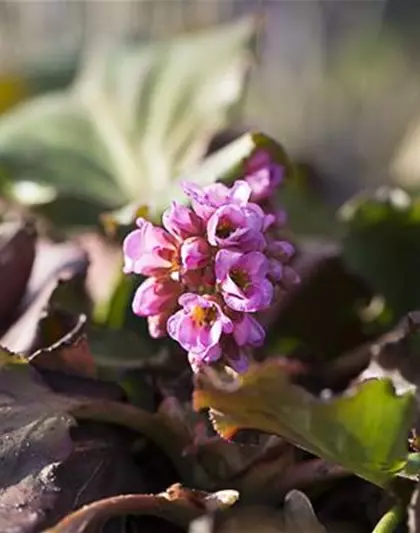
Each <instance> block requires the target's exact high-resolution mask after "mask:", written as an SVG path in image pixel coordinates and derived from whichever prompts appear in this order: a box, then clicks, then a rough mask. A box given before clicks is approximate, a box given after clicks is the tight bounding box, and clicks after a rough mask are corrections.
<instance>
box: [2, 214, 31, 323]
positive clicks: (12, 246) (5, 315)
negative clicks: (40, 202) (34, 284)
mask: <svg viewBox="0 0 420 533" xmlns="http://www.w3.org/2000/svg"><path fill="white" fill-rule="evenodd" d="M35 241H36V232H35V228H34V227H33V226H32V225H31V224H24V225H23V224H21V223H3V224H2V225H1V226H0V279H1V284H2V289H1V297H0V330H3V331H4V328H5V326H8V325H9V324H8V322H9V323H10V320H11V319H13V318H15V314H16V311H17V308H18V306H19V304H20V302H21V299H22V298H23V295H24V294H25V290H26V284H27V282H28V279H29V277H30V275H31V271H32V266H33V263H34V259H35Z"/></svg>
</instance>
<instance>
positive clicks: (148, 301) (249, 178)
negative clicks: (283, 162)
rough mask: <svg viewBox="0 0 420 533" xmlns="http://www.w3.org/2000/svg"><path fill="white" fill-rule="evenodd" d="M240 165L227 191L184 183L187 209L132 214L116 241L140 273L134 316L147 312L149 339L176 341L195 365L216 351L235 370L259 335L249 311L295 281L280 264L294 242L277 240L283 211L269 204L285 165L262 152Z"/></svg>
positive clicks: (127, 267) (129, 267)
mask: <svg viewBox="0 0 420 533" xmlns="http://www.w3.org/2000/svg"><path fill="white" fill-rule="evenodd" d="M245 168H246V175H245V177H244V179H243V180H238V181H236V182H235V183H234V184H233V186H232V187H231V188H229V187H227V186H226V185H224V184H222V183H215V184H213V185H209V186H207V187H204V188H202V187H199V186H198V185H197V184H195V183H184V184H183V189H184V192H185V194H186V195H187V196H188V198H189V199H190V201H191V208H189V207H185V206H182V205H179V204H177V203H176V202H173V203H172V205H171V206H170V207H169V208H168V209H167V210H166V211H165V213H164V214H163V219H162V222H163V228H162V227H157V226H154V225H153V224H151V223H150V222H148V221H146V220H144V219H142V218H139V219H138V220H137V229H135V230H134V231H132V232H131V233H129V234H128V235H127V237H126V238H125V241H124V245H123V250H124V272H125V273H127V274H128V273H135V274H142V275H143V276H148V278H147V279H146V280H145V281H144V282H143V283H142V284H141V285H140V286H139V288H138V289H137V291H136V294H135V296H134V300H133V304H132V306H133V311H134V313H136V314H137V315H140V316H145V317H147V318H148V324H149V331H150V335H151V336H152V337H154V338H157V337H162V336H164V335H166V334H168V335H169V336H170V337H172V338H173V339H175V340H176V341H177V342H178V343H179V344H180V345H181V346H182V347H183V348H184V349H185V350H186V351H187V352H188V359H189V362H190V364H191V366H192V368H193V370H194V371H197V370H198V368H199V367H200V366H201V365H203V364H209V363H212V362H215V361H219V360H220V359H222V358H223V361H224V362H225V363H226V364H228V365H230V366H231V367H232V368H234V369H235V370H236V371H238V372H243V371H244V370H245V369H246V368H247V365H248V353H249V350H250V348H253V347H257V346H260V345H261V344H262V343H263V341H264V337H265V330H264V328H263V326H262V325H261V324H260V322H259V321H258V319H257V318H256V313H258V312H260V311H264V310H266V309H268V308H269V307H270V306H271V305H272V302H273V299H274V297H275V294H277V292H279V291H281V290H282V289H283V290H284V289H286V288H287V287H288V286H290V284H293V283H297V282H298V281H299V279H298V276H297V274H296V273H295V272H294V271H293V270H292V268H291V267H290V266H288V264H287V263H288V262H289V260H290V258H291V257H292V255H293V254H294V248H293V246H292V245H291V244H290V243H289V242H288V241H284V240H280V239H278V237H277V233H278V227H279V223H281V221H282V220H284V216H283V215H282V214H281V215H280V216H278V214H276V213H274V212H269V211H268V207H267V201H269V199H270V197H271V196H272V194H273V192H274V191H275V189H276V187H277V186H278V185H279V184H280V182H281V181H282V175H283V168H282V167H281V166H279V165H276V164H274V163H273V162H272V161H271V159H270V157H269V155H268V154H267V153H265V152H257V153H256V154H255V155H254V156H253V157H252V158H251V159H250V160H249V161H248V162H247V164H246V167H245Z"/></svg>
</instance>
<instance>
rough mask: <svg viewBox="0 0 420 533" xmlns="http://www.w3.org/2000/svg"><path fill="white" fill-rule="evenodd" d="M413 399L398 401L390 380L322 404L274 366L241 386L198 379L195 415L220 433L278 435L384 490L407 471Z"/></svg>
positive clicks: (256, 371)
mask: <svg viewBox="0 0 420 533" xmlns="http://www.w3.org/2000/svg"><path fill="white" fill-rule="evenodd" d="M413 403H414V399H413V395H412V393H411V392H407V393H406V394H404V395H401V396H397V395H396V394H395V391H394V389H393V386H392V383H391V381H389V380H372V381H367V382H365V383H362V384H360V385H359V386H358V387H357V388H355V389H353V390H350V391H348V392H347V393H345V394H343V395H342V396H339V397H335V398H331V399H327V400H321V399H318V398H315V397H314V396H312V395H311V394H309V393H308V392H306V391H304V390H303V389H301V388H299V387H297V386H296V385H293V384H292V383H291V382H290V379H289V378H288V376H287V374H286V373H285V372H284V368H283V367H282V365H279V364H278V362H277V361H270V362H267V363H265V364H261V365H258V366H254V367H251V369H250V370H249V371H248V372H247V373H246V374H244V375H243V376H240V377H239V378H238V381H237V382H233V383H228V384H227V383H226V382H224V381H222V380H221V379H220V377H219V378H216V377H215V376H213V374H212V373H207V375H206V374H204V375H201V376H199V378H198V388H197V390H196V391H195V393H194V407H195V409H202V408H206V407H210V408H211V411H210V413H211V418H212V420H213V423H214V426H215V428H216V429H217V431H218V432H219V433H220V434H221V435H222V436H223V437H226V438H231V437H232V436H233V435H234V434H235V433H236V432H237V431H238V430H239V429H257V430H260V431H265V432H268V433H275V434H278V435H280V436H282V437H284V438H285V439H287V440H289V441H291V442H292V443H294V444H296V445H297V446H299V447H301V448H303V449H305V450H307V451H310V452H311V453H314V454H316V455H318V456H320V457H323V458H325V459H328V460H331V461H334V462H337V463H340V464H341V465H343V466H345V467H347V468H349V469H350V470H352V471H353V472H354V473H356V474H358V475H360V476H361V477H363V478H365V479H367V480H369V481H371V482H373V483H376V484H378V485H381V486H383V485H385V484H386V483H387V482H388V481H389V480H390V479H391V478H392V477H393V476H394V475H396V474H397V473H398V472H399V471H401V470H402V469H403V467H404V465H405V463H406V455H407V435H408V431H409V428H410V425H411V423H412V416H413V407H414V406H413Z"/></svg>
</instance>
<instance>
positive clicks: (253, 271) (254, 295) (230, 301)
mask: <svg viewBox="0 0 420 533" xmlns="http://www.w3.org/2000/svg"><path fill="white" fill-rule="evenodd" d="M215 268H216V279H217V281H218V282H219V283H220V286H221V290H222V294H223V298H224V300H225V302H226V303H227V305H228V306H229V307H231V308H232V309H234V310H235V311H243V312H248V313H249V312H255V311H261V310H262V309H266V308H267V307H269V306H270V305H271V303H272V300H273V295H274V288H273V285H272V284H271V283H270V281H268V279H267V274H268V271H269V264H268V261H267V258H266V257H265V255H264V254H262V253H261V252H248V253H245V254H242V253H240V252H232V251H229V250H220V251H219V252H218V253H217V255H216V267H215Z"/></svg>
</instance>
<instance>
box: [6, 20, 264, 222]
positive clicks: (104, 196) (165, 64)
mask: <svg viewBox="0 0 420 533" xmlns="http://www.w3.org/2000/svg"><path fill="white" fill-rule="evenodd" d="M254 35H255V22H254V20H253V19H244V20H241V21H240V22H236V23H234V24H230V25H226V26H221V27H219V28H215V29H211V30H207V31H203V32H201V33H197V34H193V35H187V36H183V37H179V38H177V39H175V40H174V41H164V42H158V43H153V44H143V45H139V44H136V45H130V46H129V45H127V46H121V47H120V48H119V49H116V50H111V51H108V52H107V53H105V54H103V55H100V54H99V55H97V56H93V58H92V60H91V61H90V60H88V61H87V62H86V65H85V67H84V68H83V69H82V72H81V73H80V74H79V76H78V79H77V80H76V82H75V84H74V86H73V87H71V88H70V89H69V90H68V91H63V92H59V93H52V94H51V95H47V96H42V97H39V98H37V99H34V100H32V101H30V102H29V103H28V104H25V105H24V106H22V107H20V108H18V109H16V110H13V111H11V112H10V113H9V114H7V115H6V116H4V118H3V119H2V120H1V122H0V164H1V165H2V167H3V168H4V169H5V170H6V171H7V173H8V175H9V177H10V178H11V180H12V181H11V187H10V188H11V190H10V193H11V194H12V196H15V197H18V199H19V191H20V189H19V187H18V186H19V183H22V182H32V183H33V182H35V183H36V184H40V185H48V186H52V187H53V189H54V190H55V191H56V192H57V193H58V194H60V195H61V194H65V195H69V196H71V197H73V198H79V199H81V200H90V201H93V202H94V203H96V204H97V205H99V206H100V207H101V208H102V209H114V208H117V207H121V206H123V205H125V204H129V203H132V202H133V201H138V202H139V204H140V205H147V206H150V207H151V209H152V210H153V211H154V212H155V213H156V212H158V211H159V210H160V211H161V210H162V208H165V207H166V206H167V205H166V202H167V199H168V198H169V199H170V197H167V196H166V193H167V192H168V191H169V188H170V187H169V185H170V183H171V181H172V180H173V178H174V177H175V176H178V175H179V174H182V173H184V172H185V171H187V170H188V169H189V168H190V167H191V166H192V165H194V164H195V163H196V161H197V160H199V159H200V158H201V157H202V156H203V155H204V154H205V151H206V148H207V144H208V142H209V140H210V138H211V136H212V135H213V134H214V133H215V132H216V131H218V130H219V129H221V128H223V126H225V124H226V122H227V120H228V115H229V112H230V111H231V110H232V108H233V105H234V104H235V103H237V102H238V100H239V98H240V96H241V93H242V87H243V82H244V76H245V72H246V70H247V66H248V65H249V61H250V52H251V48H252V44H253V39H254ZM215 178H216V177H214V178H213V179H215ZM162 202H164V203H162ZM74 211H75V213H76V212H77V213H79V211H78V210H76V209H74ZM58 215H59V213H58ZM82 215H83V212H82ZM77 222H79V221H77Z"/></svg>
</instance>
